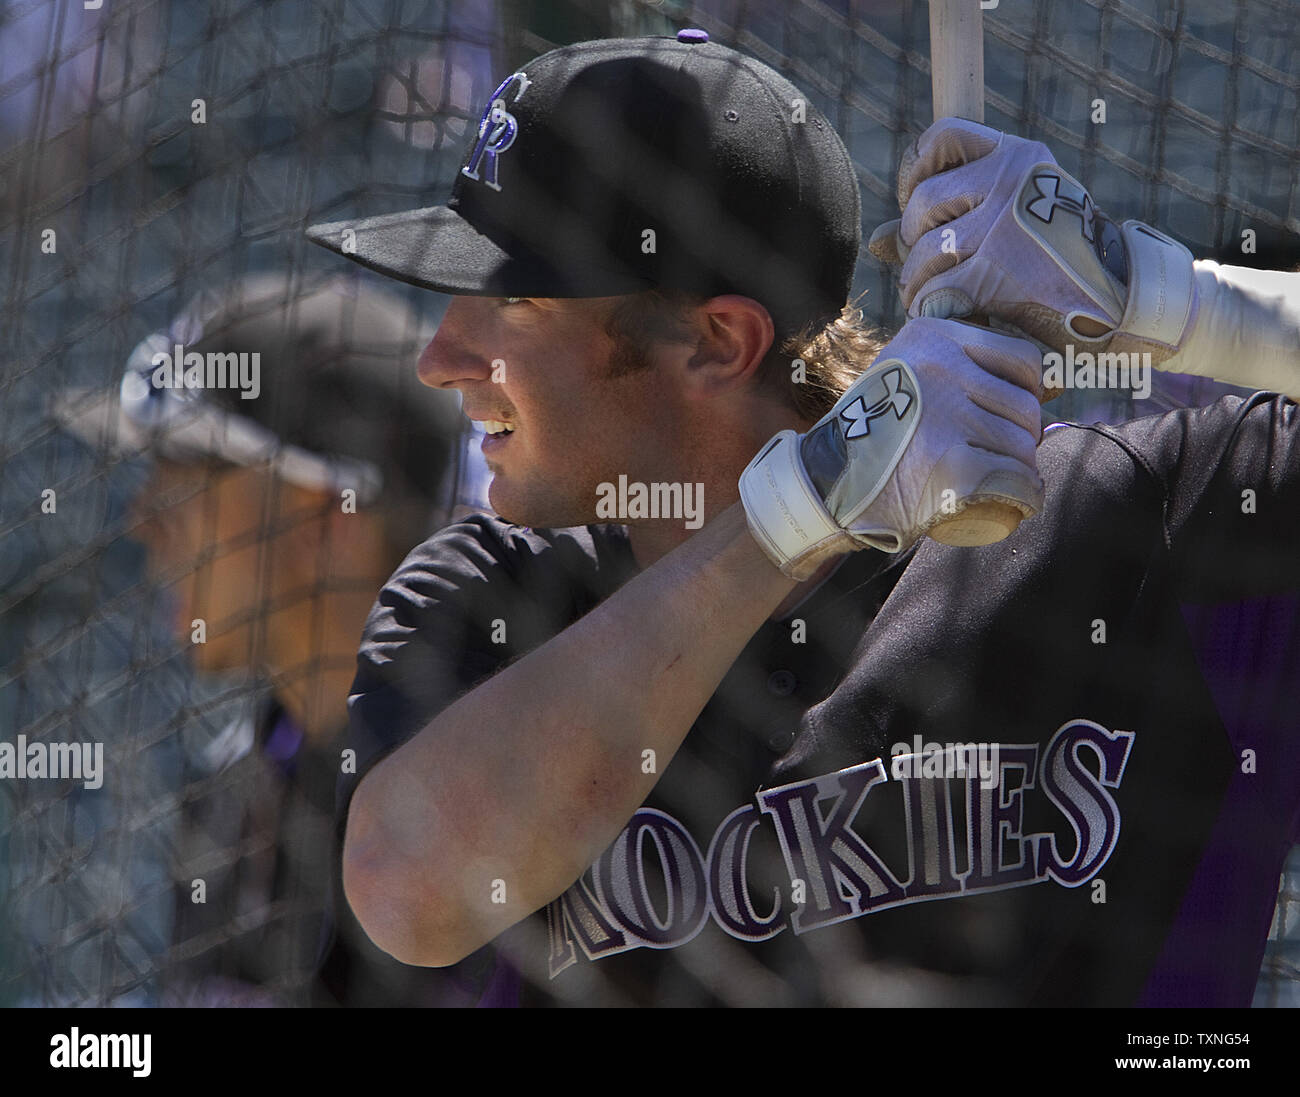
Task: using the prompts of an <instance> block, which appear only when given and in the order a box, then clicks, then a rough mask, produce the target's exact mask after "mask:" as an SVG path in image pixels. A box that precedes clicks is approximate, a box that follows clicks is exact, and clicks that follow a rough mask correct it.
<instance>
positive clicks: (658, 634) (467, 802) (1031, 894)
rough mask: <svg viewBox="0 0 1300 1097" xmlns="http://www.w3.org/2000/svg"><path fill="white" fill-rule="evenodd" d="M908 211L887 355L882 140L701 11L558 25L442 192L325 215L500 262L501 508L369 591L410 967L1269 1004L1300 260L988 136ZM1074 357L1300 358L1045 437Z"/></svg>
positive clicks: (1286, 753) (1231, 362)
mask: <svg viewBox="0 0 1300 1097" xmlns="http://www.w3.org/2000/svg"><path fill="white" fill-rule="evenodd" d="M900 199H901V202H902V206H903V209H902V218H901V221H900V222H899V223H896V224H892V225H890V226H886V227H884V228H882V230H880V231H878V232H877V233H876V235H875V236H874V237H873V246H874V247H875V249H876V250H877V252H878V254H881V255H882V256H885V257H886V258H889V259H891V260H897V261H900V262H903V267H902V271H901V276H900V278H901V289H902V293H903V299H904V301H905V302H906V304H907V306H908V309H909V316H910V317H911V318H910V319H909V321H908V322H907V324H906V325H905V326H904V328H903V329H902V330H901V331H900V332H899V333H898V334H897V335H895V336H894V337H893V338H892V339H891V340H889V341H888V343H887V345H884V346H882V345H881V344H882V342H883V341H882V340H878V339H877V338H876V337H875V336H874V335H873V333H871V332H870V331H869V330H867V329H866V328H864V327H863V325H862V324H861V322H860V317H859V316H857V315H856V314H854V313H853V312H852V311H851V310H848V309H846V308H845V305H846V301H847V299H848V295H849V290H850V281H851V277H852V272H853V268H854V262H855V258H856V255H857V253H858V248H859V242H860V225H859V208H860V207H859V201H858V191H857V183H856V179H855V177H854V172H853V168H852V166H851V163H850V161H849V158H848V156H847V153H846V151H845V149H844V147H843V145H842V143H841V142H840V140H839V138H838V137H837V135H836V134H835V133H834V131H833V129H832V128H831V126H830V125H829V123H828V122H827V121H826V120H825V119H824V118H823V117H821V116H820V115H819V114H818V113H817V112H816V111H815V110H814V109H813V108H812V107H811V106H810V105H808V104H807V103H806V101H805V100H804V97H803V96H802V95H801V94H800V93H799V91H798V89H796V88H795V87H794V86H792V85H791V84H789V83H788V82H787V81H785V80H784V79H782V78H781V77H780V76H778V75H777V74H776V73H774V72H773V71H772V70H770V69H768V68H767V67H765V66H764V65H761V64H759V63H757V62H755V61H753V60H752V59H749V58H747V57H745V56H743V55H741V54H739V53H737V52H735V51H732V50H730V49H726V48H723V47H721V46H719V45H717V44H715V43H711V42H709V41H708V40H707V35H706V34H704V33H703V32H701V31H683V32H681V33H679V34H678V36H677V37H676V39H638V40H620V41H604V42H588V43H582V44H579V45H575V46H570V47H565V48H562V49H559V50H556V51H554V52H551V53H548V54H546V55H544V56H542V57H539V58H537V59H536V60H534V61H533V62H531V63H529V64H528V65H526V66H525V67H524V68H523V69H521V70H520V71H518V72H516V73H514V74H512V75H510V76H509V77H508V78H507V79H505V80H504V81H503V82H502V83H501V85H500V86H499V87H498V88H497V90H496V92H495V93H494V95H493V97H492V100H491V102H490V103H489V104H488V105H487V107H486V109H485V111H484V114H483V117H482V121H481V123H480V126H479V129H478V133H477V136H476V138H475V140H474V141H473V142H472V144H471V147H470V148H469V149H468V151H467V154H466V158H465V161H464V164H463V167H462V169H461V171H460V174H459V176H458V178H457V180H456V183H455V186H454V188H453V192H452V195H451V198H450V201H449V202H448V204H447V205H446V206H441V207H436V208H431V209H422V210H415V211H411V212H407V213H398V214H393V215H388V216H383V217H376V218H372V219H369V220H365V221H361V222H359V223H354V222H347V223H337V224H331V225H324V226H320V227H318V228H317V229H315V230H313V231H312V236H313V238H314V239H315V240H316V241H317V242H319V243H322V244H324V245H326V246H329V247H332V248H334V249H335V250H338V251H340V252H342V253H344V254H346V255H348V257H350V258H352V259H354V260H356V261H358V262H361V263H363V264H365V265H367V266H369V267H371V268H373V269H376V270H379V271H382V272H384V273H386V274H389V275H392V276H394V277H396V278H400V279H403V280H405V281H407V282H411V283H414V284H416V285H420V286H424V287H427V288H429V289H434V290H438V291H441V292H444V293H449V294H453V295H454V297H453V300H452V301H451V304H450V306H449V307H448V310H447V313H446V316H445V318H444V320H443V321H442V323H441V326H440V328H439V331H438V333H437V336H436V337H435V338H434V340H433V341H432V342H431V343H430V344H429V346H428V348H427V349H426V350H425V352H424V354H423V355H422V356H421V358H420V362H419V373H420V377H421V379H422V380H423V381H424V382H425V383H426V384H429V385H431V386H434V387H437V388H447V389H455V390H457V391H459V392H460V393H461V394H462V396H463V399H464V405H465V409H466V411H467V413H468V414H469V415H470V417H471V418H473V419H475V420H478V421H481V422H483V423H484V424H485V427H486V431H487V433H488V435H489V437H488V439H487V441H486V442H485V444H484V446H483V453H484V456H485V458H486V460H487V462H488V465H489V467H490V469H491V471H492V473H493V480H492V484H491V488H490V500H491V503H492V506H493V507H494V509H495V510H496V511H497V512H498V514H499V517H496V516H488V515H478V516H472V517H469V518H466V519H465V520H464V521H462V522H460V523H459V524H457V525H455V526H453V527H450V528H448V529H446V530H444V531H443V532H441V533H439V534H438V535H436V536H435V537H433V538H432V539H431V540H429V541H426V542H425V543H424V544H422V545H421V546H419V547H418V548H416V549H415V550H414V551H413V552H412V553H411V554H410V556H409V557H408V558H407V560H406V561H405V562H404V563H403V565H402V566H401V567H400V568H399V569H398V571H397V572H396V573H395V574H394V575H393V577H392V578H391V579H390V580H389V582H388V584H387V585H386V586H385V587H384V589H383V591H382V592H381V594H380V596H379V600H378V602H377V603H376V605H375V607H374V609H373V611H372V613H371V616H370V619H369V621H368V623H367V626H366V630H365V635H364V639H363V642H362V647H361V650H360V653H359V657H358V674H357V678H356V681H355V683H354V685H353V688H352V694H351V697H350V701H349V704H350V710H351V735H352V738H351V743H352V745H353V746H354V747H355V748H356V750H357V752H358V767H357V773H356V774H355V775H354V776H352V777H345V779H344V788H343V793H344V795H343V796H342V798H341V812H342V814H341V817H340V825H341V829H342V832H343V837H344V843H343V849H342V865H343V868H342V874H343V882H344V886H345V891H346V898H347V901H348V903H349V904H350V907H351V910H352V911H353V912H355V915H356V917H357V918H358V919H359V921H360V923H361V925H362V926H363V927H364V928H365V931H366V932H367V933H368V934H369V935H370V936H371V938H372V939H373V940H374V941H375V942H376V943H377V944H378V946H379V947H380V948H382V949H383V950H384V951H386V952H388V953H389V954H391V955H392V956H394V957H395V958H397V959H398V960H400V961H402V962H404V963H406V964H411V965H423V966H432V967H444V966H449V965H458V964H461V963H465V962H479V961H478V960H476V958H481V957H482V956H483V955H484V950H486V951H487V953H488V954H490V955H493V956H495V957H496V958H497V960H498V961H499V962H502V963H504V964H506V965H507V966H509V967H512V968H513V969H515V970H516V971H517V972H518V973H519V974H520V975H521V976H522V978H521V980H520V992H519V995H518V996H517V997H512V998H511V1000H517V1001H522V1002H524V1003H534V1002H581V1003H586V1004H598V1003H628V1002H631V1003H646V1004H648V1003H659V1004H710V1003H714V1004H716V1003H729V1004H812V1003H823V1004H862V1003H871V1002H877V1003H890V1004H897V1003H904V1002H905V1003H944V1004H952V1003H966V1004H975V1003H978V1004H1030V1003H1032V1004H1049V1003H1071V1004H1107V1003H1112V1004H1132V1003H1148V1004H1158V1003H1174V1002H1178V1003H1223V1004H1242V1003H1245V1002H1248V1001H1249V998H1250V992H1251V988H1252V987H1253V985H1254V982H1255V978H1256V975H1257V972H1258V969H1259V963H1260V957H1261V953H1262V947H1263V941H1264V936H1265V933H1266V931H1267V928H1268V922H1269V915H1270V913H1271V910H1272V906H1273V901H1274V898H1275V895H1276V887H1277V881H1278V875H1279V871H1280V867H1281V864H1282V860H1283V857H1284V855H1285V852H1286V851H1287V850H1288V849H1289V848H1290V846H1291V844H1293V843H1294V842H1295V841H1296V839H1297V837H1300V834H1298V833H1297V819H1298V818H1300V816H1297V787H1298V784H1297V781H1296V776H1297V772H1298V766H1300V761H1298V756H1297V751H1298V750H1300V747H1297V746H1296V744H1297V743H1300V737H1298V736H1297V734H1296V733H1297V732H1298V731H1300V727H1298V726H1297V724H1298V723H1300V718H1297V716H1296V714H1295V712H1294V710H1293V708H1292V706H1290V705H1286V704H1283V703H1282V702H1283V699H1284V696H1286V695H1285V694H1284V693H1283V692H1282V689H1283V688H1284V687H1283V686H1282V684H1281V680H1280V679H1279V675H1280V674H1281V673H1282V672H1284V671H1285V669H1286V668H1285V667H1282V666H1280V665H1278V664H1279V659H1280V653H1281V651H1282V649H1283V647H1284V645H1285V643H1286V642H1287V641H1288V640H1289V641H1290V643H1291V650H1292V651H1294V650H1295V644H1294V637H1295V635H1296V630H1297V614H1296V608H1295V607H1296V602H1295V595H1296V593H1297V589H1298V588H1300V572H1298V571H1297V568H1296V557H1295V553H1296V547H1295V546H1296V543H1297V542H1296V534H1297V520H1296V517H1295V516H1296V514H1297V513H1298V512H1300V420H1298V418H1297V413H1296V406H1295V404H1294V402H1293V401H1292V399H1289V398H1288V396H1290V397H1295V396H1300V336H1298V334H1297V333H1298V331H1300V286H1298V284H1297V280H1296V278H1295V277H1293V276H1289V275H1279V274H1271V273H1261V272H1252V271H1242V270H1236V269H1234V268H1229V267H1221V266H1216V265H1215V264H1213V263H1204V262H1196V263H1194V262H1193V261H1192V257H1191V256H1190V254H1189V253H1187V252H1186V250H1185V249H1183V248H1182V247H1181V246H1179V245H1178V244H1177V243H1175V242H1174V241H1172V240H1171V239H1169V238H1168V237H1166V236H1164V235H1163V234H1162V233H1160V232H1158V231H1156V230H1155V229H1153V228H1150V227H1149V226H1145V225H1141V224H1138V223H1136V222H1131V221H1130V222H1125V223H1123V224H1120V225H1116V224H1114V223H1113V222H1111V221H1110V220H1109V219H1107V218H1106V217H1105V216H1104V214H1103V213H1102V212H1101V211H1100V210H1099V209H1098V208H1097V207H1096V206H1095V205H1094V203H1093V202H1092V199H1091V197H1090V196H1088V195H1087V193H1086V192H1085V191H1084V190H1083V188H1082V187H1080V186H1079V185H1078V184H1077V182H1075V181H1074V180H1072V179H1070V178H1069V176H1068V175H1066V174H1065V173H1064V172H1062V171H1061V170H1060V168H1059V167H1057V166H1056V164H1055V162H1054V161H1053V159H1052V157H1051V154H1050V153H1049V151H1048V150H1047V149H1046V148H1045V147H1044V146H1042V145H1039V144H1036V143H1032V142H1027V141H1022V140H1019V139H1017V138H1014V137H1011V136H1009V135H1001V134H998V133H996V132H994V131H991V130H988V129H985V128H984V127H980V126H975V125H973V124H968V123H960V122H948V123H943V124H937V125H936V126H934V127H932V128H931V129H930V130H927V131H926V133H925V134H924V135H922V137H921V138H920V140H919V141H918V143H917V144H916V146H915V147H914V149H913V150H912V152H911V153H910V154H909V156H908V158H907V160H906V161H905V163H904V165H903V169H902V172H901V174H900ZM944 230H951V231H952V233H953V234H955V236H948V237H945V236H944ZM954 239H955V250H954V248H953V247H950V246H946V245H947V244H948V242H950V241H952V240H954ZM977 314H978V315H984V316H988V317H989V318H990V320H989V322H990V323H992V324H994V325H996V326H997V327H998V328H999V330H993V329H991V328H988V327H981V326H976V325H975V324H973V323H968V322H964V321H963V320H962V319H961V317H963V316H966V317H969V316H972V315H977ZM1031 340H1032V341H1031ZM1044 348H1049V349H1050V350H1051V351H1052V352H1053V353H1057V354H1059V355H1062V356H1073V358H1072V361H1073V363H1074V364H1076V365H1079V368H1082V364H1083V363H1084V362H1085V359H1084V358H1083V357H1081V355H1085V354H1086V355H1088V356H1091V359H1090V360H1091V361H1092V362H1093V363H1094V368H1102V367H1101V366H1098V365H1097V363H1098V362H1104V368H1106V369H1118V368H1119V367H1120V366H1121V365H1123V364H1124V363H1126V362H1127V361H1128V359H1127V358H1118V357H1117V356H1119V355H1121V354H1123V355H1149V356H1150V357H1149V359H1141V361H1148V360H1149V361H1150V362H1151V363H1153V364H1154V365H1156V366H1157V367H1158V368H1162V369H1169V370H1178V371H1185V372H1189V373H1194V374H1207V375H1211V376H1214V377H1215V378H1218V379H1220V380H1224V381H1228V382H1232V383H1236V384H1243V385H1252V386H1258V387H1259V388H1261V389H1268V390H1274V391H1271V392H1270V391H1261V392H1257V393H1255V394H1254V395H1252V396H1251V397H1250V398H1249V399H1245V400H1242V399H1238V398H1234V397H1229V398H1225V399H1224V400H1222V401H1220V402H1219V403H1217V404H1215V405H1213V406H1211V407H1206V408H1196V409H1187V410H1183V411H1178V412H1173V413H1169V414H1166V415H1162V416H1157V417H1150V418H1147V419H1142V420H1137V421H1134V422H1130V423H1127V424H1124V425H1123V426H1119V427H1114V428H1112V427H1106V426H1102V425H1095V426H1092V427H1083V426H1078V425H1070V424H1065V425H1060V426H1057V427H1055V428H1053V429H1051V430H1049V431H1047V432H1046V434H1045V435H1044V433H1043V431H1042V430H1041V426H1040V424H1041V413H1040V404H1039V397H1040V395H1043V394H1044V388H1045V387H1050V385H1048V386H1044V384H1043V378H1044V376H1045V374H1044V364H1045V357H1044ZM1103 356H1107V357H1103ZM1279 393H1286V394H1288V395H1279ZM972 503H981V504H993V505H994V507H995V514H997V515H999V516H1000V517H1001V518H1003V519H1006V520H1007V521H1008V523H1009V524H1013V523H1014V521H1015V520H1017V519H1021V518H1024V519H1027V520H1024V521H1023V524H1021V525H1020V526H1019V528H1017V529H1016V530H1015V532H1014V533H1012V534H1011V535H1010V536H1006V537H1004V538H1003V539H1001V540H998V539H997V537H998V536H999V532H998V530H997V528H996V527H997V523H996V522H993V523H989V522H987V521H985V520H984V519H983V518H979V519H975V518H971V517H970V513H968V511H967V508H968V507H969V505H970V504H972ZM998 508H1000V510H999V509H998ZM986 513H987V512H986ZM963 515H966V519H967V520H965V521H963ZM954 520H955V521H956V523H957V524H956V525H955V526H953V525H951V524H948V525H946V530H945V524H947V523H951V522H953V521H954ZM701 526H702V528H700V527H701ZM927 533H930V534H932V535H933V536H932V537H927V536H925V535H926V534H927ZM940 537H942V538H943V539H944V540H948V541H956V542H964V545H965V547H953V546H950V545H947V544H941V543H939V540H937V539H936V538H940ZM1228 621H1232V622H1234V623H1235V626H1236V627H1235V629H1234V631H1232V632H1231V633H1225V632H1224V631H1223V626H1224V625H1225V623H1226V622H1228ZM1247 626H1248V627H1247ZM1207 640H1216V641H1217V644H1213V645H1210V644H1207V643H1205V641H1207ZM467 958H468V959H467ZM494 987H495V990H494ZM494 987H486V988H485V993H486V994H487V996H488V997H489V998H490V999H491V1000H494V1001H497V1000H501V996H500V995H499V994H498V996H497V997H496V998H492V994H493V993H496V992H498V991H499V990H500V984H499V983H497V984H494Z"/></svg>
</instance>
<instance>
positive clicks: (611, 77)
mask: <svg viewBox="0 0 1300 1097" xmlns="http://www.w3.org/2000/svg"><path fill="white" fill-rule="evenodd" d="M308 237H309V238H310V239H311V240H313V241H314V242H315V243H318V244H321V245H322V246H324V247H327V248H330V249H332V250H334V251H336V252H339V253H340V254H342V255H345V256H347V257H348V258H349V259H353V260H355V261H356V262H358V263H361V264H363V265H364V266H367V267H370V268H371V269H373V270H376V271H379V272H380V273H382V274H386V275H389V276H391V277H394V278H398V279H400V280H402V281H405V282H409V283H411V284H413V285H417V286H422V287H424V288H426V289H433V290H440V291H442V292H445V293H453V294H468V295H486V296H499V297H602V296H615V295H621V294H629V293H637V292H640V291H642V290H646V289H650V288H653V287H666V288H673V289H678V290H683V291H687V292H692V293H701V294H705V295H709V296H712V295H714V294H719V293H740V294H743V295H745V296H749V297H753V298H755V299H756V300H758V301H760V302H761V303H762V304H763V305H765V306H766V307H767V309H768V311H769V312H770V313H771V314H772V317H773V320H774V321H775V323H776V325H777V330H778V331H792V330H796V329H798V328H802V327H803V326H804V325H805V324H807V323H813V322H825V321H826V320H829V319H831V318H833V317H834V316H836V315H838V314H839V312H840V310H841V309H842V308H843V307H844V304H845V302H846V300H847V299H848V295H849V291H850V287H851V283H852V278H853V269H854V265H855V263H856V261H857V254H858V247H859V244H860V241H861V211H860V204H859V195H858V183H857V176H856V174H855V172H854V169H853V166H852V163H851V162H850V160H849V156H848V152H847V151H846V150H845V148H844V144H843V142H842V141H841V140H840V138H839V136H838V135H837V134H836V132H835V130H834V128H833V127H832V126H831V125H830V124H829V122H827V121H826V119H825V118H823V117H822V115H821V114H820V113H819V112H818V111H817V109H816V108H815V107H814V106H813V105H812V104H810V103H808V102H807V99H806V97H805V96H804V95H803V94H802V93H801V92H800V91H799V90H798V89H797V88H795V87H794V85H793V84H791V83H790V82H789V81H787V80H785V79H784V78H783V77H781V76H780V75H778V74H777V73H776V72H774V71H773V70H772V69H770V68H768V67H767V66H766V65H763V64H761V63H759V62H758V61H755V60H753V59H752V58H749V57H746V56H744V55H743V54H740V53H737V52H736V51H735V50H732V49H728V48H726V47H725V46H720V45H718V44H716V43H713V42H709V41H708V35H707V34H706V33H705V32H704V31H699V30H695V31H682V32H680V33H679V34H678V36H677V37H676V38H675V39H674V38H635V39H611V40H604V41H595V42H581V43H578V44H576V45H572V46H566V47H563V48H561V49H557V50H553V51H552V52H550V53H547V54H544V55H542V56H541V57H538V58H536V59H535V60H533V61H531V62H529V63H528V64H527V65H525V66H524V67H523V68H522V69H521V70H519V71H518V72H515V73H513V74H512V75H510V76H509V77H507V78H506V79H505V80H504V81H503V82H502V83H501V84H500V86H499V87H498V88H497V89H496V91H495V92H494V93H493V95H492V99H491V101H490V102H489V103H488V105H487V108H486V109H485V110H484V113H483V116H482V120H481V121H480V123H479V126H478V132H477V134H476V135H475V137H474V139H473V140H472V141H471V143H470V146H469V149H468V152H467V154H466V157H465V160H464V163H463V165H462V167H461V170H460V172H459V173H458V175H457V176H456V181H455V184H454V185H453V187H452V192H451V197H450V200H449V201H448V203H447V205H445V206H435V207H431V208H427V209H417V210H411V211H408V212H404V213H396V214H389V215H386V216H382V217H371V218H367V219H365V220H358V221H339V222H335V223H331V224H326V225H318V226H315V227H313V228H311V229H309V230H308Z"/></svg>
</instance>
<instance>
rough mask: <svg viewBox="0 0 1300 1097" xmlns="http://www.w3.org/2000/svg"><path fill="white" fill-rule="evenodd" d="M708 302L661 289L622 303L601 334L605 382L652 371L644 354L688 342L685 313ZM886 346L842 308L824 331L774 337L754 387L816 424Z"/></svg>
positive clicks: (855, 311) (856, 311)
mask: <svg viewBox="0 0 1300 1097" xmlns="http://www.w3.org/2000/svg"><path fill="white" fill-rule="evenodd" d="M706 300H708V298H707V297H703V296H700V295H698V294H688V293H682V292H679V291H676V290H665V289H653V290H646V291H645V292H643V293H636V294H631V295H629V296H627V297H625V298H623V299H622V300H620V301H619V302H618V303H617V304H616V305H615V306H614V307H613V309H612V310H611V311H610V313H609V315H608V316H607V317H606V321H605V332H606V334H607V335H609V337H610V338H611V339H612V340H613V341H614V349H613V351H612V353H611V355H610V366H611V375H612V376H619V375H622V374H625V373H632V372H635V371H637V370H642V369H648V368H650V365H651V360H650V357H649V355H648V354H647V353H646V348H647V347H649V346H651V345H653V344H655V343H659V342H688V341H689V340H690V338H691V328H690V325H689V323H688V321H687V318H686V313H687V311H688V310H689V309H690V308H692V307H694V306H697V305H700V304H702V303H703V302H704V301H706ZM888 341H889V339H888V336H886V335H885V334H884V333H882V332H881V331H880V330H879V329H877V328H874V327H872V326H871V325H870V324H868V323H867V322H866V321H865V320H864V318H863V315H862V310H861V309H860V308H855V307H853V306H851V305H846V306H845V307H844V309H843V311H842V312H841V313H840V315H839V316H837V317H835V319H833V320H831V321H829V322H828V323H826V324H825V325H823V326H822V327H817V326H816V325H808V326H806V327H804V328H803V329H802V330H800V331H798V332H793V333H789V332H787V333H784V334H782V333H781V332H778V333H777V337H776V338H775V339H774V340H773V341H772V348H771V349H770V350H769V351H768V353H767V355H766V356H765V357H764V359H763V362H762V364H761V365H760V366H759V385H760V386H761V387H762V388H764V389H766V390H767V391H768V392H770V393H772V394H773V395H776V396H779V397H780V398H782V399H784V400H785V402H786V403H787V404H789V406H790V407H791V408H792V409H793V410H794V411H795V413H796V414H797V415H798V416H799V417H800V418H801V419H804V420H807V421H808V422H816V421H817V420H818V419H820V418H821V417H822V416H823V415H825V414H826V413H827V412H828V411H830V410H831V408H832V407H834V405H835V402H836V401H837V400H838V399H839V398H840V397H841V396H843V395H844V392H845V390H846V389H847V388H848V387H849V386H850V385H851V384H853V382H854V380H856V379H857V377H858V375H859V374H861V373H862V372H863V370H865V369H866V368H867V367H868V366H869V365H871V363H872V362H873V361H874V360H875V358H876V356H877V355H878V354H879V353H880V352H881V350H882V349H883V348H884V346H885V344H886V343H887V342H888ZM800 363H802V368H800Z"/></svg>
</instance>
